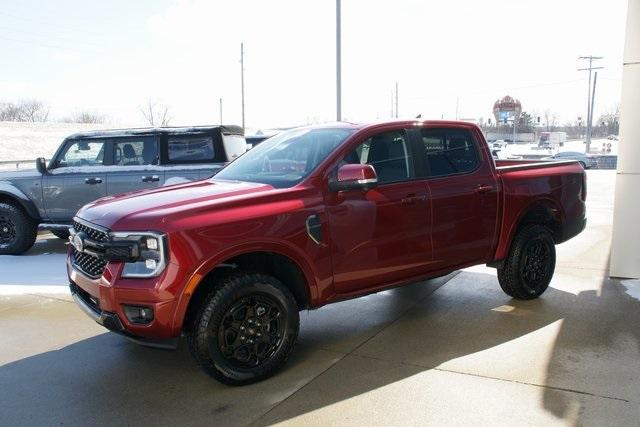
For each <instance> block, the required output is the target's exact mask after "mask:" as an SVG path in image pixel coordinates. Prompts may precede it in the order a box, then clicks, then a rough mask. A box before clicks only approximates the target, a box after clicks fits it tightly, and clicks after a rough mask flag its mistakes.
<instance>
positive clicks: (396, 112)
mask: <svg viewBox="0 0 640 427" xmlns="http://www.w3.org/2000/svg"><path fill="white" fill-rule="evenodd" d="M397 118H398V82H396V119H397Z"/></svg>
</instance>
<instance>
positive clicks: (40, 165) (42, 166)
mask: <svg viewBox="0 0 640 427" xmlns="http://www.w3.org/2000/svg"><path fill="white" fill-rule="evenodd" d="M36 169H38V172H40V173H41V174H42V175H46V174H47V173H49V171H48V170H47V162H46V161H45V160H44V157H38V158H37V159H36Z"/></svg>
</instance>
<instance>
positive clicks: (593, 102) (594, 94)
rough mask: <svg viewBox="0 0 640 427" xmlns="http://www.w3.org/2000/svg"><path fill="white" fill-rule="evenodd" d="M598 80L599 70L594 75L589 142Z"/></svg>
mask: <svg viewBox="0 0 640 427" xmlns="http://www.w3.org/2000/svg"><path fill="white" fill-rule="evenodd" d="M597 82H598V72H597V71H596V73H595V75H594V76H593V92H592V94H591V116H590V117H589V142H591V130H592V128H593V104H595V103H596V83H597ZM587 153H589V144H587Z"/></svg>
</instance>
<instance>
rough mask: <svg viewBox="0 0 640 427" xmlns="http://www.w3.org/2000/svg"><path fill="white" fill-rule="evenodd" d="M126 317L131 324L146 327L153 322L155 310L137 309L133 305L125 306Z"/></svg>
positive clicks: (147, 308)
mask: <svg viewBox="0 0 640 427" xmlns="http://www.w3.org/2000/svg"><path fill="white" fill-rule="evenodd" d="M122 308H123V310H124V315H125V316H127V319H129V322H131V323H138V324H142V325H146V324H149V323H151V321H152V320H153V308H151V307H137V306H133V305H123V306H122Z"/></svg>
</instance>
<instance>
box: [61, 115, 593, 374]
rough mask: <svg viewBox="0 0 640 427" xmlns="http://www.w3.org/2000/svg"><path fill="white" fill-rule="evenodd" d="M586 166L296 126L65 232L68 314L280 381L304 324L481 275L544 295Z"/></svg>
mask: <svg viewBox="0 0 640 427" xmlns="http://www.w3.org/2000/svg"><path fill="white" fill-rule="evenodd" d="M585 177H586V176H585V172H584V170H583V169H582V167H581V166H580V164H579V163H578V162H575V161H568V162H552V163H548V162H542V163H540V162H538V163H536V162H527V161H496V162H494V160H493V159H492V157H491V155H490V153H489V148H488V146H487V143H486V141H485V139H484V137H483V135H482V132H481V131H480V129H479V128H478V127H477V126H475V125H473V124H470V123H464V122H451V121H425V122H415V121H395V122H388V123H379V124H370V125H355V124H345V123H340V124H334V125H323V126H312V127H307V128H300V129H294V130H291V131H287V132H284V133H281V134H279V135H277V136H275V137H273V138H270V139H269V140H267V141H265V142H263V143H262V144H260V145H258V146H257V147H255V148H253V149H252V150H250V151H249V152H247V153H246V154H244V155H243V156H241V157H240V158H238V159H237V160H235V161H234V162H232V163H230V164H229V165H228V166H226V167H225V168H224V169H223V170H222V171H220V172H219V173H218V174H217V175H215V176H214V177H213V178H210V179H207V180H203V181H197V182H193V183H187V184H180V185H175V186H170V187H165V188H159V189H155V190H150V191H144V192H139V193H131V194H126V195H121V196H115V197H107V198H103V199H100V200H98V201H96V202H94V203H92V204H89V205H87V206H85V207H84V208H82V209H81V210H80V211H79V212H78V214H77V217H76V218H75V222H74V227H73V228H72V229H71V230H70V233H71V236H70V241H71V243H72V245H70V249H69V255H68V261H67V269H68V273H69V279H70V287H71V291H72V294H73V296H74V299H75V300H76V302H77V303H78V305H79V306H80V307H81V308H82V309H83V310H84V311H85V312H86V313H87V314H89V316H90V317H92V318H93V319H94V320H96V321H97V322H99V323H100V324H102V325H104V326H105V327H106V328H108V329H110V330H112V331H114V332H118V333H120V334H122V335H125V336H127V337H129V338H130V339H132V340H134V341H137V342H140V343H143V344H147V345H154V346H175V345H177V341H178V338H179V337H180V335H181V334H183V333H184V334H185V335H186V336H187V339H188V344H189V346H190V348H191V350H192V353H193V354H194V356H195V358H196V360H197V362H198V364H199V365H200V366H201V367H202V368H203V369H204V370H205V371H207V372H208V373H209V374H210V375H212V376H213V377H214V378H216V379H218V380H220V381H222V382H225V383H227V384H234V385H239V384H246V383H250V382H253V381H257V380H260V379H263V378H265V377H268V376H270V375H272V374H273V373H274V372H275V371H276V370H277V369H278V368H280V367H281V366H282V365H283V364H284V362H285V360H286V359H287V357H288V355H289V353H290V352H291V350H292V348H293V346H294V342H295V341H296V338H297V335H298V329H299V315H298V313H299V311H300V310H304V309H313V308H318V307H320V306H322V305H325V304H329V303H332V302H336V301H340V300H344V299H348V298H354V297H358V296H361V295H365V294H369V293H372V292H378V291H381V290H384V289H389V288H392V287H396V286H402V285H404V284H407V283H411V282H415V281H417V280H422V279H427V278H433V277H437V276H442V275H445V274H447V273H450V272H452V271H454V270H457V269H460V268H464V267H468V266H471V265H474V264H487V265H489V266H493V267H496V268H497V269H498V282H499V283H500V286H501V287H502V289H503V290H504V292H506V293H507V294H508V295H509V296H511V297H513V298H518V299H530V298H536V297H538V296H540V295H541V294H542V293H543V292H544V291H545V289H546V288H547V286H548V285H549V282H550V280H551V277H552V275H553V272H554V268H555V246H554V245H555V244H558V243H562V242H564V241H565V240H567V239H569V238H571V237H573V236H575V235H576V234H578V233H580V232H581V231H582V230H583V228H584V227H585V223H586V219H585V199H586V178H585Z"/></svg>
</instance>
